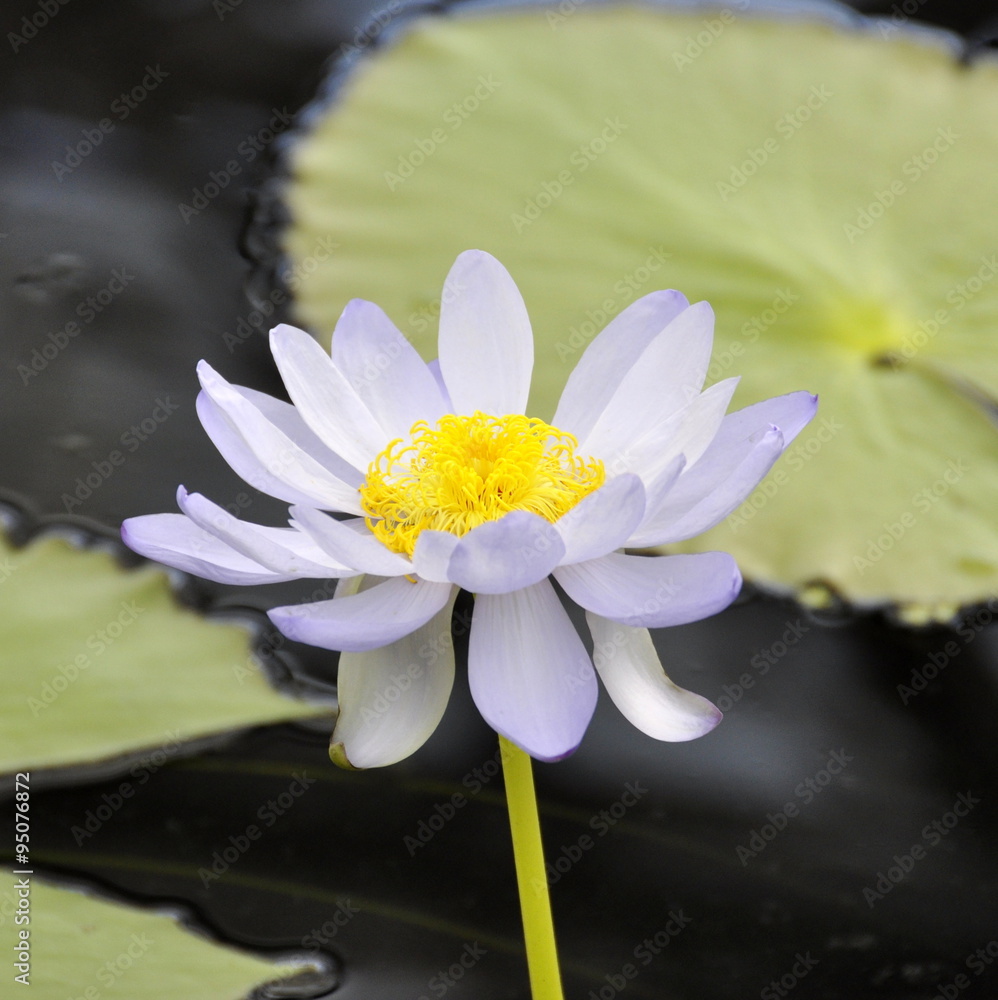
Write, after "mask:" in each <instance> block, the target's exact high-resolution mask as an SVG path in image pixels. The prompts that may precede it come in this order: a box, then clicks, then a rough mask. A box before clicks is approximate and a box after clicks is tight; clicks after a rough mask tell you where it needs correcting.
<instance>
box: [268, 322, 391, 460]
mask: <svg viewBox="0 0 998 1000" xmlns="http://www.w3.org/2000/svg"><path fill="white" fill-rule="evenodd" d="M270 349H271V351H272V353H273V355H274V361H276V362H277V367H278V368H279V369H280V372H281V377H282V378H283V379H284V385H285V386H286V388H287V390H288V395H289V396H290V397H291V398H292V400H294V404H295V406H296V407H297V408H298V412H299V413H300V414H301V416H302V419H303V420H304V421H305V423H306V424H308V426H309V427H311V428H312V430H313V431H315V433H316V434H318V435H319V437H320V438H321V439H322V440H323V442H325V444H326V445H327V446H328V447H329V448H332V450H333V451H335V452H336V453H337V454H338V455H342V456H343V457H344V458H345V459H346V460H347V461H348V462H349V463H350V464H351V465H353V466H354V467H355V468H357V469H361V470H363V471H366V470H367V467H368V466H369V465H370V464H371V462H372V461H373V460H374V459H375V458H376V457H377V455H378V454H379V453H380V452H381V451H383V450H384V448H385V446H386V445H387V444H388V440H387V439H386V435H385V432H384V430H383V429H382V428H381V425H380V424H379V423H378V421H377V420H376V419H375V418H374V415H373V414H372V413H371V411H370V410H369V409H368V408H367V406H366V405H365V403H364V401H363V400H362V399H361V398H360V396H359V395H358V394H357V392H356V390H355V389H354V388H353V386H351V385H350V383H349V382H348V381H347V379H346V376H345V375H344V374H343V373H342V372H341V371H340V370H339V368H337V367H336V365H334V364H333V362H332V359H331V358H330V356H329V355H328V354H326V352H325V351H324V350H323V349H322V347H320V346H319V344H317V343H316V342H315V341H314V340H313V339H312V338H311V337H310V336H309V335H308V334H307V333H305V331H304V330H298V329H296V328H295V327H293V326H288V325H287V324H286V323H282V324H281V325H280V326H276V327H274V329H273V330H271V331H270Z"/></svg>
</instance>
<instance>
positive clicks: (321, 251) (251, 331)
mask: <svg viewBox="0 0 998 1000" xmlns="http://www.w3.org/2000/svg"><path fill="white" fill-rule="evenodd" d="M339 246H340V244H339V243H337V242H336V241H335V240H334V239H333V238H332V237H331V236H320V237H319V239H318V240H316V242H315V245H314V246H313V247H312V252H311V253H310V254H308V255H307V256H305V257H303V258H301V259H300V260H296V261H295V263H294V266H292V267H289V268H287V269H286V270H285V271H283V272H282V273H281V275H280V280H281V283H282V284H283V285H284V286H285V287H286V288H287V290H288V291H289V292H291V294H292V295H293V294H294V293H295V292H296V291H298V289H299V288H301V286H302V284H304V282H305V281H307V280H308V279H309V278H310V277H311V276H312V275H313V274H315V272H316V271H317V270H318V269H319V267H320V266H321V265H322V264H324V263H326V262H327V261H329V260H331V259H332V257H333V252H334V251H335V250H337V249H338V248H339ZM289 302H290V298H289V296H288V295H287V294H286V293H285V291H284V289H283V288H275V289H273V290H272V291H271V293H270V294H269V295H268V296H267V298H265V299H264V300H263V301H262V302H260V303H259V305H257V306H256V307H255V308H254V309H251V310H250V311H249V312H248V313H247V314H246V315H245V316H240V317H239V318H238V319H237V320H236V325H235V328H234V329H233V330H223V331H222V333H221V337H222V343H223V344H225V346H226V347H227V348H228V349H229V353H230V354H233V353H234V352H235V350H236V348H237V347H239V346H240V345H241V344H245V343H246V341H247V340H249V339H250V338H251V337H253V336H255V335H257V334H260V333H263V332H264V330H265V329H268V330H269V329H270V327H271V326H272V325H273V324H272V322H271V317H272V316H273V315H274V313H275V312H276V311H277V309H278V308H279V307H281V306H284V305H286V304H288V303H289Z"/></svg>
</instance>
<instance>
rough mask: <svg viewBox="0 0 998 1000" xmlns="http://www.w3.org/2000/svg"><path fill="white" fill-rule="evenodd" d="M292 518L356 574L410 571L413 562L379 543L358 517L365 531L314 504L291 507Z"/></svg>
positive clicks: (398, 574)
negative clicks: (330, 515)
mask: <svg viewBox="0 0 998 1000" xmlns="http://www.w3.org/2000/svg"><path fill="white" fill-rule="evenodd" d="M291 517H292V518H293V519H294V523H295V524H296V525H298V527H300V528H301V530H302V531H304V532H305V534H306V535H308V536H309V537H310V538H311V539H312V541H313V542H315V544H316V545H318V546H319V548H320V549H322V551H323V552H325V553H326V555H328V556H331V557H332V558H333V559H334V560H336V561H337V562H340V563H343V564H344V565H345V566H350V567H351V568H353V569H355V570H357V572H358V573H372V574H375V575H377V576H401V575H402V574H403V573H411V572H412V563H411V562H409V560H408V559H406V558H405V557H404V556H401V555H399V554H398V553H397V552H392V551H391V549H389V548H387V547H386V546H385V545H384V544H383V543H382V542H379V541H378V539H377V538H375V537H374V535H372V534H371V532H370V531H369V530H368V529H367V527H366V525H365V524H364V522H363V520H359V519H358V522H359V524H360V526H361V527H362V528H363V529H364V530H363V531H357V530H355V528H354V526H353V524H351V525H348V524H347V523H346V522H344V521H337V520H335V519H334V518H331V517H329V516H328V515H327V514H323V513H322V512H321V511H318V510H316V509H315V508H314V507H303V506H301V505H298V506H295V507H292V508H291ZM358 522H354V523H355V524H356V523H358Z"/></svg>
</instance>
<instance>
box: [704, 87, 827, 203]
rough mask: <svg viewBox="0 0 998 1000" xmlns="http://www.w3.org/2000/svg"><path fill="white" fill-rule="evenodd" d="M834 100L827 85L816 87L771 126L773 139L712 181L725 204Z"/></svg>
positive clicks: (766, 141) (756, 147)
mask: <svg viewBox="0 0 998 1000" xmlns="http://www.w3.org/2000/svg"><path fill="white" fill-rule="evenodd" d="M832 96H833V94H832V91H830V90H829V89H828V85H827V84H824V83H822V84H815V85H814V86H813V87H812V88H811V89H810V91H808V94H807V96H806V97H804V98H802V99H801V102H800V103H799V104H798V105H797V106H796V107H795V108H793V109H792V110H790V111H787V112H786V113H785V114H783V115H781V116H780V117H779V118H777V120H776V122H775V123H774V125H773V128H774V129H775V131H776V135H775V136H772V135H771V136H768V137H767V138H766V139H765V140H764V141H763V142H762V143H761V144H760V145H758V146H751V147H749V148H748V149H746V150H745V159H744V160H742V161H741V163H736V164H732V166H731V169H730V170H729V171H728V179H727V180H726V181H715V182H714V186H715V187H716V188H717V193H718V194H719V195H720V196H721V201H727V200H728V199H729V198H731V197H732V196H734V195H736V194H737V193H738V192H739V191H741V190H742V189H743V188H744V187H745V185H746V184H748V182H749V181H750V180H751V179H752V178H753V177H754V176H755V175H756V174H757V173H758V172H759V171H760V170H761V169H762V168H763V167H764V166H765V165H766V164H767V163H769V161H770V158H771V157H773V156H774V155H775V154H776V153H778V152H779V151H780V146H781V144H782V143H784V142H786V141H787V140H788V139H792V138H793V137H794V136H795V135H796V134H797V132H798V131H799V130H800V129H802V128H803V127H804V126H805V125H806V124H807V123H808V122H809V121H810V120H811V119H812V118H813V117H814V115H815V114H816V113H817V112H818V111H820V110H821V109H822V108H823V107H824V106H825V104H826V103H827V102H828V100H829V98H831V97H832Z"/></svg>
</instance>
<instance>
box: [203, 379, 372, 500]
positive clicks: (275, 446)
mask: <svg viewBox="0 0 998 1000" xmlns="http://www.w3.org/2000/svg"><path fill="white" fill-rule="evenodd" d="M198 377H199V378H200V380H201V385H202V387H203V390H204V391H203V392H201V393H199V394H198V402H197V410H198V416H199V417H200V418H201V423H202V425H203V426H204V429H205V431H207V433H208V436H209V437H210V438H211V439H212V442H213V443H214V445H215V447H216V448H218V450H219V452H220V453H221V455H222V457H223V458H224V459H225V460H226V461H227V462H228V463H229V465H230V466H232V468H233V469H234V470H235V472H236V473H237V474H238V475H239V476H241V477H242V478H243V479H244V480H246V482H247V483H249V484H250V485H251V486H253V487H255V488H256V489H258V490H260V491H261V492H264V493H269V494H270V495H271V496H275V497H277V498H278V499H280V500H286V501H287V502H289V503H308V504H314V505H316V506H319V507H322V508H323V509H326V510H342V511H345V512H347V513H351V514H360V513H362V510H361V506H360V497H359V495H358V493H357V484H358V483H359V482H360V478H361V476H360V473H359V472H358V471H357V470H355V469H353V468H352V467H351V466H349V465H347V463H346V462H344V461H343V460H342V459H341V458H339V456H337V455H334V454H333V453H332V452H331V451H329V449H328V448H326V447H325V445H323V444H322V443H321V442H320V441H319V440H318V438H316V437H315V436H314V435H313V434H312V433H311V431H308V429H307V428H305V427H304V424H301V422H300V418H299V417H298V416H297V415H296V414H294V408H293V407H291V406H288V404H281V403H280V400H276V399H271V398H270V397H267V396H264V394H263V393H254V392H253V391H252V390H249V389H244V388H243V387H242V386H234V385H230V384H229V383H228V382H226V381H225V379H223V378H222V377H221V376H220V375H219V374H218V373H217V372H215V371H214V370H213V369H212V367H211V366H210V365H209V364H207V362H204V361H202V362H201V363H200V364H199V365H198ZM261 397H262V398H261ZM264 400H270V403H273V404H279V405H276V406H271V405H270V404H268V403H264ZM261 404H262V405H261ZM284 406H287V410H284V409H283V408H282V407H284ZM264 407H265V408H266V409H267V411H269V412H264ZM288 411H290V414H293V416H292V415H290V414H289V412H288ZM298 425H300V426H298ZM289 432H290V433H289ZM306 432H307V433H306ZM296 438H297V440H296Z"/></svg>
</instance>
